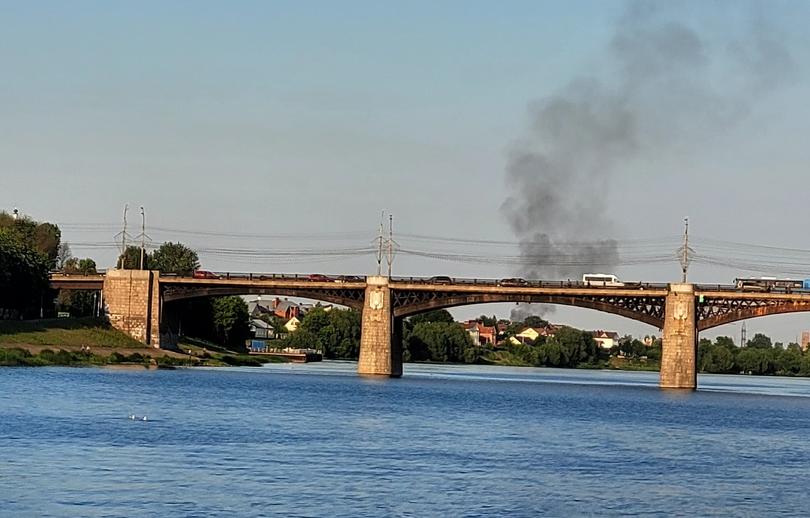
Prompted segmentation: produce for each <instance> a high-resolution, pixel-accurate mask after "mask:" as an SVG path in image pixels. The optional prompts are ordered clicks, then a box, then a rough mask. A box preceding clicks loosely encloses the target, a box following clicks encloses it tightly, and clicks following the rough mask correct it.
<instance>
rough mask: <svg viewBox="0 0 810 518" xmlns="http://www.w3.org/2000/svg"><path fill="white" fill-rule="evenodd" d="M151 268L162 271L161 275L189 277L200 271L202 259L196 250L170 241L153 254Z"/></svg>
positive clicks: (150, 262)
mask: <svg viewBox="0 0 810 518" xmlns="http://www.w3.org/2000/svg"><path fill="white" fill-rule="evenodd" d="M149 268H150V269H152V270H160V273H174V274H177V275H185V276H188V275H191V274H192V272H194V271H195V270H199V269H200V259H199V257H198V256H197V252H195V251H194V250H192V249H190V248H188V247H187V246H185V245H183V244H181V243H172V242H171V241H169V242H168V243H163V244H162V245H160V247H159V248H158V249H157V250H155V251H154V252H152V254H151V256H150V261H149Z"/></svg>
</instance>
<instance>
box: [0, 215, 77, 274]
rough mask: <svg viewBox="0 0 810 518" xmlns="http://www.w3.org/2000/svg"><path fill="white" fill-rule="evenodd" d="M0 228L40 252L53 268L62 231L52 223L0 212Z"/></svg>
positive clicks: (49, 266)
mask: <svg viewBox="0 0 810 518" xmlns="http://www.w3.org/2000/svg"><path fill="white" fill-rule="evenodd" d="M0 230H3V231H5V232H7V233H8V234H9V235H11V236H12V238H15V239H17V240H19V242H21V243H24V244H25V245H26V246H28V247H31V248H32V249H34V250H35V251H37V252H39V253H41V254H42V255H43V256H44V258H45V261H46V264H47V266H48V268H49V269H50V268H55V267H56V264H57V261H56V259H57V256H58V253H59V247H60V241H61V238H62V232H61V231H60V230H59V227H57V226H56V225H54V224H53V223H39V222H37V221H34V220H33V219H31V218H30V217H28V216H20V217H17V218H15V217H13V216H11V215H10V214H8V213H7V212H0Z"/></svg>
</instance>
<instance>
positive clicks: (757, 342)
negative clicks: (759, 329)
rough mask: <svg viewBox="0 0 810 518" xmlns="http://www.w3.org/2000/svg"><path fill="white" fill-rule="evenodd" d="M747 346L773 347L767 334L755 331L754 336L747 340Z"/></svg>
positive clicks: (755, 347) (756, 347) (758, 347)
mask: <svg viewBox="0 0 810 518" xmlns="http://www.w3.org/2000/svg"><path fill="white" fill-rule="evenodd" d="M748 347H753V348H754V349H770V348H771V347H773V343H772V342H771V338H770V337H769V336H765V335H764V334H762V333H757V334H755V335H754V338H752V339H750V340H748Z"/></svg>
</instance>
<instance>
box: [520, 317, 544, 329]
mask: <svg viewBox="0 0 810 518" xmlns="http://www.w3.org/2000/svg"><path fill="white" fill-rule="evenodd" d="M523 325H524V326H525V327H534V328H543V327H546V326H547V325H548V320H545V319H543V318H541V317H539V316H537V315H530V316H528V317H526V318H524V319H523Z"/></svg>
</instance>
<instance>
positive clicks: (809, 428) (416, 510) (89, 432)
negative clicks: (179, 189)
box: [0, 362, 810, 517]
mask: <svg viewBox="0 0 810 518" xmlns="http://www.w3.org/2000/svg"><path fill="white" fill-rule="evenodd" d="M355 368H356V365H355V364H353V363H344V362H323V363H320V364H306V365H300V364H296V365H291V364H271V365H267V366H264V367H261V368H217V369H182V370H176V371H164V370H157V371H154V370H153V371H120V370H107V369H94V368H0V516H13V517H20V516H60V517H75V516H86V517H96V516H98V517H101V516H105V517H107V516H126V517H132V516H150V517H151V516H198V517H203V516H272V515H280V516H347V517H349V516H351V517H355V516H536V515H548V516H580V515H637V516H656V515H657V516H762V515H769V516H777V515H784V516H802V515H808V514H809V513H810V497H808V496H807V494H808V489H807V486H808V484H810V480H809V479H808V478H809V477H808V475H810V467H808V460H810V442H809V441H808V435H809V433H810V380H808V379H789V378H773V377H772V378H765V377H750V376H712V375H706V376H700V377H699V382H698V383H699V385H700V387H701V390H699V391H697V392H668V391H662V390H659V389H658V388H657V386H656V384H657V381H658V375H657V373H647V372H616V371H583V370H558V369H533V368H507V367H479V366H446V365H441V366H436V365H411V364H408V365H405V376H404V377H403V378H401V379H368V378H360V377H358V376H356V375H355V372H354V371H355ZM131 414H134V415H137V416H138V417H141V416H144V415H145V416H147V420H146V421H142V420H133V419H130V418H129V416H130V415H131Z"/></svg>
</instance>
